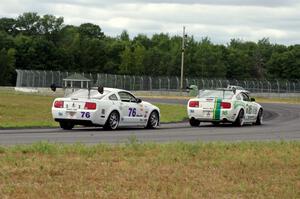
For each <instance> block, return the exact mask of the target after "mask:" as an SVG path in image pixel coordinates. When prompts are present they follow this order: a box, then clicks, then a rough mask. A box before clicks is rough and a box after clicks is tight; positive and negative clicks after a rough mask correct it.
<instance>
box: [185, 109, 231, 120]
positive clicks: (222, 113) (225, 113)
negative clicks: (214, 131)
mask: <svg viewBox="0 0 300 199" xmlns="http://www.w3.org/2000/svg"><path fill="white" fill-rule="evenodd" d="M188 116H189V119H192V118H193V119H196V120H199V121H202V122H214V121H216V122H234V121H235V118H236V114H235V113H234V112H233V111H232V110H224V109H220V110H219V113H218V115H217V116H216V113H215V112H214V110H210V111H208V110H203V109H201V108H194V109H191V108H188Z"/></svg>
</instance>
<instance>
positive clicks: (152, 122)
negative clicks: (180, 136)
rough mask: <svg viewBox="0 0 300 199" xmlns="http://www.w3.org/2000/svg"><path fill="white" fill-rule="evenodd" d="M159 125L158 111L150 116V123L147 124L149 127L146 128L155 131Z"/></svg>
mask: <svg viewBox="0 0 300 199" xmlns="http://www.w3.org/2000/svg"><path fill="white" fill-rule="evenodd" d="M158 124H159V116H158V113H157V112H156V111H153V112H152V113H151V114H150V116H149V119H148V123H147V126H146V128H147V129H154V128H156V127H157V126H158Z"/></svg>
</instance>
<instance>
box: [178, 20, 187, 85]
mask: <svg viewBox="0 0 300 199" xmlns="http://www.w3.org/2000/svg"><path fill="white" fill-rule="evenodd" d="M186 37H187V35H186V34H185V27H184V26H183V34H182V47H181V76H180V88H181V90H183V65H184V51H185V39H186Z"/></svg>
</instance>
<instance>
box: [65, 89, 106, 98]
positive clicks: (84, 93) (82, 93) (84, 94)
mask: <svg viewBox="0 0 300 199" xmlns="http://www.w3.org/2000/svg"><path fill="white" fill-rule="evenodd" d="M66 92H67V90H66ZM69 92H71V91H69ZM88 93H89V91H88V89H79V90H77V91H75V92H73V93H70V94H68V97H72V98H88ZM108 93H110V92H109V91H105V90H104V92H103V94H100V93H99V92H98V91H97V90H90V98H92V99H102V98H103V97H104V96H105V95H107V94H108Z"/></svg>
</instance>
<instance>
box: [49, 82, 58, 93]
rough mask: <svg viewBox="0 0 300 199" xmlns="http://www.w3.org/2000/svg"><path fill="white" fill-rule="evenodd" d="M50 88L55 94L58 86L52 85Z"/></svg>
mask: <svg viewBox="0 0 300 199" xmlns="http://www.w3.org/2000/svg"><path fill="white" fill-rule="evenodd" d="M50 88H51V90H52V91H53V92H55V91H56V88H57V86H56V85H55V84H51V85H50Z"/></svg>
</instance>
